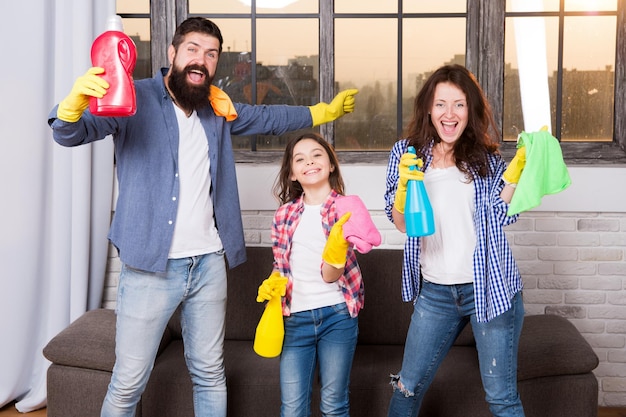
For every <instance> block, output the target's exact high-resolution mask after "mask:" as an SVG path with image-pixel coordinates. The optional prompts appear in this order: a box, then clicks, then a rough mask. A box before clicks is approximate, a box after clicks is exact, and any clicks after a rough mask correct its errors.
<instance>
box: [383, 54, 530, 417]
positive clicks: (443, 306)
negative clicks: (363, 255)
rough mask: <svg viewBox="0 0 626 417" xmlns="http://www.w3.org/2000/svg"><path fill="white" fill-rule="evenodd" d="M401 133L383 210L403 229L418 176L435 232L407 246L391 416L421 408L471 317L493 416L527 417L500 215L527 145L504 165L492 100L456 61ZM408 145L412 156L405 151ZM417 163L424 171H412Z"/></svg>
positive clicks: (516, 285) (438, 74) (518, 323)
mask: <svg viewBox="0 0 626 417" xmlns="http://www.w3.org/2000/svg"><path fill="white" fill-rule="evenodd" d="M407 131H408V132H407V135H406V138H405V139H402V140H399V141H398V142H396V144H395V145H394V146H393V149H392V150H391V154H390V157H389V165H388V167H387V189H386V193H385V201H386V213H387V216H388V217H389V219H390V220H391V221H392V222H393V223H394V224H395V226H396V228H397V229H398V230H400V231H401V232H405V219H404V204H405V200H406V187H407V182H408V181H409V180H411V179H412V180H418V181H422V180H423V181H424V185H425V186H426V189H427V191H428V195H429V198H430V201H431V205H432V207H433V212H434V218H435V233H434V234H432V235H430V236H425V237H419V238H417V237H415V238H414V237H408V238H407V241H406V244H405V248H404V265H403V270H402V298H403V300H404V301H414V303H415V308H414V313H413V316H412V319H411V324H410V326H409V330H408V335H407V339H406V345H405V351H404V358H403V362H402V369H401V370H400V372H399V373H398V375H393V376H392V381H391V383H392V385H393V387H394V393H393V396H392V399H391V403H390V405H389V413H388V415H389V416H403V417H404V416H417V415H418V413H419V409H420V405H421V403H422V399H423V398H424V394H425V393H426V391H427V389H428V387H429V386H430V384H431V382H432V380H433V378H434V376H435V373H436V370H437V368H438V367H439V365H440V364H441V362H442V361H443V359H444V357H445V356H446V354H447V353H448V351H449V349H450V347H451V346H452V344H453V342H454V340H455V339H456V337H457V336H458V334H459V333H460V332H461V330H462V329H463V328H464V327H465V325H466V324H467V323H468V322H469V323H471V326H472V329H473V332H474V337H475V339H476V348H477V350H478V357H479V361H480V371H481V376H482V381H483V387H484V389H485V393H486V399H487V401H488V403H489V408H490V410H491V412H492V414H493V415H494V416H523V415H524V411H523V409H522V404H521V401H520V397H519V394H518V391H517V348H518V342H519V336H520V332H521V328H522V322H523V317H524V306H523V302H522V293H521V291H522V279H521V276H520V273H519V270H518V268H517V265H516V263H515V260H514V259H513V256H512V253H511V249H510V247H509V245H508V243H507V239H506V236H505V234H504V230H503V227H504V226H506V225H508V224H511V223H514V222H515V221H516V220H517V216H507V214H506V213H507V208H508V204H509V203H510V201H511V198H512V196H513V193H514V191H515V185H516V184H517V181H518V180H519V176H520V174H521V170H522V169H523V166H524V163H525V158H524V148H520V149H519V150H518V152H517V154H516V156H515V158H514V159H513V161H512V162H511V164H510V165H509V167H508V168H507V169H506V171H505V168H506V163H505V162H504V161H503V159H502V158H501V156H500V155H499V153H498V141H497V129H496V126H495V123H494V121H493V115H492V113H491V109H490V107H489V105H488V102H487V100H486V98H485V96H484V94H483V92H482V90H481V88H480V86H479V85H478V83H477V81H476V79H475V78H474V76H473V75H472V74H471V73H470V72H469V71H468V70H467V69H465V68H464V67H462V66H459V65H448V66H444V67H441V68H439V69H438V70H437V71H435V72H434V73H433V74H432V76H431V77H430V78H429V79H428V80H427V81H426V83H425V84H424V86H423V88H422V89H421V91H420V92H419V94H418V95H417V97H416V99H415V103H414V114H413V119H412V120H411V122H410V124H409V125H408V128H407ZM410 145H411V146H414V147H415V148H416V150H417V155H414V154H411V153H408V152H407V147H408V146H410ZM418 158H419V160H418ZM422 161H423V167H422V170H419V169H413V167H421V166H422Z"/></svg>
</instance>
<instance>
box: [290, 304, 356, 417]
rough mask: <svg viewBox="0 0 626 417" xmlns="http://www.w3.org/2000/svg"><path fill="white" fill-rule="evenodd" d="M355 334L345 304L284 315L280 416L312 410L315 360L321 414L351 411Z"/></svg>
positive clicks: (295, 415)
mask: <svg viewBox="0 0 626 417" xmlns="http://www.w3.org/2000/svg"><path fill="white" fill-rule="evenodd" d="M358 333H359V327H358V318H356V317H355V318H352V317H350V313H349V312H348V309H347V307H346V304H345V303H342V304H336V305H334V306H328V307H322V308H317V309H314V310H307V311H301V312H298V313H292V314H291V315H290V316H289V317H286V318H285V339H284V342H283V350H282V353H281V356H280V398H281V402H282V404H281V408H280V415H281V417H308V416H310V415H311V393H312V390H313V380H314V376H315V369H316V366H317V364H318V362H319V375H320V383H321V404H320V410H321V412H322V416H349V415H350V397H349V392H350V370H351V369H352V359H353V358H354V350H355V349H356V341H357V336H358Z"/></svg>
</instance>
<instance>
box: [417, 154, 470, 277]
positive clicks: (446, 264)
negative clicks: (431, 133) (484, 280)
mask: <svg viewBox="0 0 626 417" xmlns="http://www.w3.org/2000/svg"><path fill="white" fill-rule="evenodd" d="M424 186H425V187H426V191H427V192H428V198H429V200H430V204H431V205H432V207H433V213H434V220H435V233H434V234H432V235H430V236H425V237H423V238H422V251H421V254H420V264H421V268H422V275H423V277H424V279H426V280H427V281H430V282H434V283H436V284H443V285H452V284H466V283H471V282H473V280H474V272H473V271H474V270H473V256H474V248H475V247H476V231H475V230H474V211H475V207H474V184H473V183H472V182H468V181H467V179H466V177H465V174H463V173H462V172H461V171H460V170H459V169H458V168H457V167H456V166H453V167H449V168H443V169H439V168H429V169H428V170H427V171H426V173H425V174H424ZM444 243H445V244H444Z"/></svg>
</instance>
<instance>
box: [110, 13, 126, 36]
mask: <svg viewBox="0 0 626 417" xmlns="http://www.w3.org/2000/svg"><path fill="white" fill-rule="evenodd" d="M107 30H116V31H118V32H124V25H123V24H122V18H121V17H120V16H119V15H116V14H114V15H113V16H111V17H109V18H108V19H107Z"/></svg>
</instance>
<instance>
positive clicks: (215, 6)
mask: <svg viewBox="0 0 626 417" xmlns="http://www.w3.org/2000/svg"><path fill="white" fill-rule="evenodd" d="M251 4H252V2H251V0H217V1H216V0H213V1H207V0H189V13H191V14H193V13H203V14H206V13H250V12H251V10H252V7H251ZM317 4H318V3H317V0H256V12H257V13H317V10H318V9H317Z"/></svg>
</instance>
